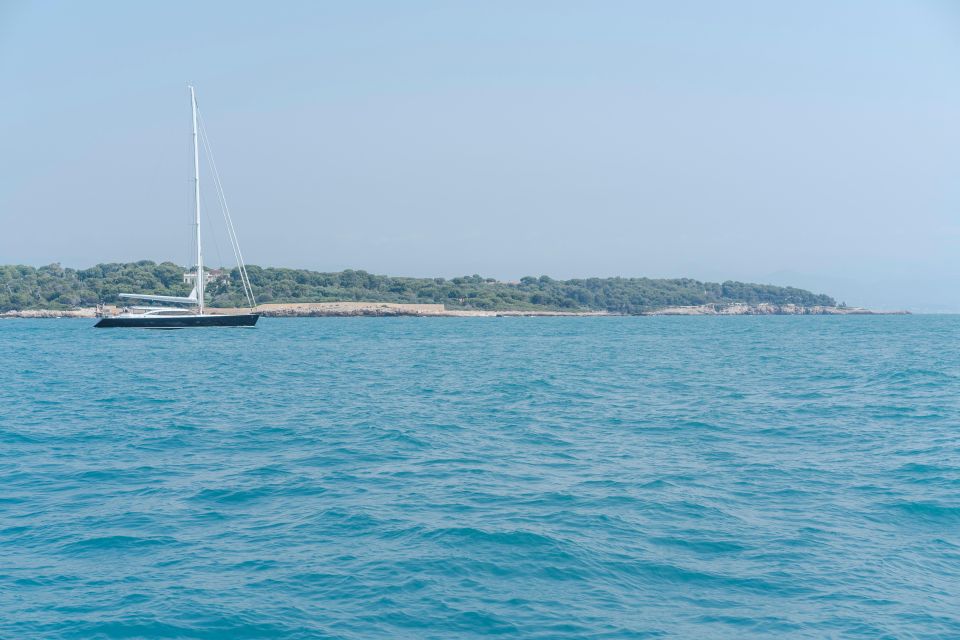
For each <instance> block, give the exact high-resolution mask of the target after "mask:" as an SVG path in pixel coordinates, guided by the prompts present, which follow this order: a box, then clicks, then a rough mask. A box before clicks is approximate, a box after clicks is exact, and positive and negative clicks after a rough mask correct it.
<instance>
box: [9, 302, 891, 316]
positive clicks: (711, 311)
mask: <svg viewBox="0 0 960 640" xmlns="http://www.w3.org/2000/svg"><path fill="white" fill-rule="evenodd" d="M256 310H257V312H259V313H261V314H262V315H263V316H264V317H276V318H311V317H312V318H317V317H348V316H350V317H352V316H373V317H388V316H419V317H448V318H449V317H454V318H492V317H534V316H536V317H568V316H576V317H581V316H615V315H620V314H616V313H609V312H607V311H547V310H543V311H540V310H500V311H479V310H467V309H447V308H445V307H444V305H442V304H397V303H379V302H317V303H299V304H263V305H260V306H258V307H257V309H256ZM247 311H248V310H247V309H216V308H208V309H207V312H208V313H239V312H247ZM117 313H119V309H117V308H116V307H104V308H102V309H100V310H98V309H97V308H95V307H85V308H81V309H68V310H50V309H22V310H15V311H6V312H3V313H0V318H2V319H7V318H96V317H98V315H100V314H102V315H116V314H117ZM908 313H909V312H908V311H871V310H870V309H863V308H858V307H824V306H810V307H807V306H801V305H793V304H786V305H776V304H769V303H760V304H756V305H751V304H744V303H732V304H705V305H699V306H690V307H665V308H663V309H657V310H656V311H648V312H645V313H642V314H639V315H644V316H769V315H781V316H782V315H791V316H793V315H837V316H848V315H903V314H908Z"/></svg>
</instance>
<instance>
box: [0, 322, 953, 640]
mask: <svg viewBox="0 0 960 640" xmlns="http://www.w3.org/2000/svg"><path fill="white" fill-rule="evenodd" d="M93 323H94V321H93V320H67V319H60V320H7V321H2V320H0V637H2V638H16V639H20V638H82V639H90V638H208V639H213V638H229V639H234V638H291V639H293V638H344V639H361V638H362V639H367V638H415V639H423V638H437V639H447V638H480V637H487V636H499V637H505V638H542V639H551V640H552V639H565V638H577V639H580V638H585V639H589V638H598V639H599V638H958V637H960V316H840V317H838V316H798V317H781V316H776V317H749V316H747V317H672V318H670V317H582V318H575V317H563V318H523V317H520V318H517V317H511V318H291V319H276V318H264V319H262V320H261V321H260V324H259V325H258V326H257V327H256V328H254V329H188V330H182V331H149V330H133V329H113V330H99V329H98V330H95V329H93Z"/></svg>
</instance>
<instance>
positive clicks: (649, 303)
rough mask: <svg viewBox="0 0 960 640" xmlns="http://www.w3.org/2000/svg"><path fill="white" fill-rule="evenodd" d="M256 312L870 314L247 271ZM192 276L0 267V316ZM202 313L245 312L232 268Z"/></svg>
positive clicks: (649, 291)
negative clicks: (205, 310)
mask: <svg viewBox="0 0 960 640" xmlns="http://www.w3.org/2000/svg"><path fill="white" fill-rule="evenodd" d="M247 271H248V273H249V277H250V282H251V284H252V285H253V290H254V295H255V297H256V299H257V302H258V303H259V306H258V311H260V312H261V313H262V314H263V315H267V316H271V315H272V316H328V315H334V316H336V315H426V316H451V315H452V316H488V315H490V316H493V315H747V314H757V315H768V314H791V315H795V314H804V315H805V314H844V315H846V314H856V313H861V314H862V313H871V312H870V311H867V310H865V309H857V308H850V307H847V306H846V305H844V304H837V302H836V301H835V300H834V299H833V298H831V297H830V296H827V295H823V294H815V293H811V292H810V291H805V290H803V289H797V288H794V287H779V286H773V285H763V284H751V283H743V282H732V281H727V282H723V283H715V282H700V281H698V280H693V279H689V278H677V279H653V278H619V277H618V278H585V279H573V280H555V279H553V278H550V277H548V276H539V277H532V276H528V277H525V278H521V279H520V280H519V281H515V282H503V281H498V280H495V279H493V278H483V277H481V276H478V275H472V276H463V277H458V278H451V279H445V278H406V277H393V276H383V275H374V274H371V273H367V272H365V271H354V270H346V271H341V272H336V273H321V272H316V271H308V270H304V269H284V268H264V267H258V266H254V265H249V266H248V267H247ZM195 277H196V276H195V275H194V274H192V273H190V272H189V271H188V269H187V268H185V267H182V266H179V265H176V264H173V263H171V262H163V263H159V264H158V263H155V262H151V261H148V260H142V261H139V262H131V263H110V264H98V265H96V266H94V267H90V268H88V269H71V268H65V267H62V266H60V265H59V264H51V265H47V266H45V267H39V268H35V267H30V266H23V265H8V266H0V315H3V316H5V317H65V316H66V317H70V316H79V317H85V316H92V315H94V314H95V313H96V309H97V308H98V307H99V308H100V309H101V311H102V312H104V313H111V312H112V311H113V309H114V308H115V307H116V305H117V302H118V300H119V298H118V294H119V293H120V291H128V292H151V293H156V294H161V295H171V296H184V295H187V294H188V293H189V291H190V289H191V288H192V286H193V282H192V280H191V278H194V279H195ZM206 280H207V285H206V286H207V296H208V305H209V306H208V309H209V310H210V311H212V312H215V311H216V309H217V308H220V309H223V310H224V311H226V310H228V309H231V308H238V307H241V306H243V289H242V286H241V284H240V276H239V272H238V271H237V270H236V269H233V270H229V269H209V270H207V271H206Z"/></svg>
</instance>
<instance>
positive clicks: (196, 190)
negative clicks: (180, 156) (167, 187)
mask: <svg viewBox="0 0 960 640" xmlns="http://www.w3.org/2000/svg"><path fill="white" fill-rule="evenodd" d="M190 106H191V108H192V113H193V198H194V201H195V203H196V207H197V208H196V217H195V218H194V223H193V224H194V226H195V227H196V229H197V302H198V304H199V305H200V313H201V315H202V314H203V290H204V288H205V286H204V285H205V284H206V283H205V282H204V278H203V245H202V244H201V243H200V144H199V142H198V141H197V94H196V92H194V90H193V86H190Z"/></svg>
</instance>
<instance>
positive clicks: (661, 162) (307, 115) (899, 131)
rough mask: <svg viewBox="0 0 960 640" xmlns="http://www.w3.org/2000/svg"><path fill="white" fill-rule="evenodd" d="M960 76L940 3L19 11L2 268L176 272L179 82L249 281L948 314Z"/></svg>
mask: <svg viewBox="0 0 960 640" xmlns="http://www.w3.org/2000/svg"><path fill="white" fill-rule="evenodd" d="M958 72H960V3H956V2H952V1H950V0H943V1H935V0H929V1H924V0H912V1H911V0H898V1H884V0H863V1H852V0H851V1H843V0H823V1H815V0H813V1H811V0H805V1H803V2H766V1H762V0H757V1H755V2H737V1H726V2H715V1H713V0H710V1H706V0H705V1H702V2H693V1H674V0H671V1H670V2H640V1H629V2H584V1H581V2H569V3H568V2H556V1H550V2H473V3H464V2H450V1H442V2H435V3H434V2H395V1H391V2H324V3H321V2H303V3H293V2H284V3H280V2H277V3H267V2H258V3H238V2H228V3H227V2H225V3H213V2H184V3H175V2H154V3H145V2H95V1H91V2H37V3H30V4H28V3H25V2H24V3H17V2H13V3H11V2H9V0H8V1H6V2H0V87H2V89H0V263H25V264H33V265H41V264H46V263H50V262H54V261H59V262H61V263H63V264H64V265H67V266H80V267H83V266H89V265H91V264H94V263H96V262H106V261H122V260H133V259H142V258H149V259H153V260H173V261H176V262H179V263H188V262H189V261H190V251H189V246H190V228H189V226H188V222H189V217H190V207H191V200H190V198H191V185H190V182H189V178H190V176H191V172H192V165H191V162H192V159H191V156H190V153H191V152H190V113H189V99H188V93H187V89H186V84H187V82H193V83H194V84H196V86H197V90H198V96H199V101H200V107H201V111H202V113H203V114H204V118H205V120H206V122H207V125H208V128H209V132H210V136H211V139H212V141H213V144H214V150H215V152H216V155H217V163H218V166H219V169H220V172H221V175H222V178H223V181H224V187H225V189H226V193H227V197H228V200H229V202H230V204H231V209H232V212H233V214H234V219H235V221H236V223H237V226H238V233H239V235H240V240H241V243H242V245H243V249H244V253H245V255H246V257H247V259H248V261H249V262H252V263H257V264H268V265H277V266H294V267H308V268H312V269H319V270H325V271H332V270H340V269H343V268H355V269H366V270H368V271H373V272H377V273H389V274H394V275H413V276H448V277H449V276H455V275H462V274H472V273H480V274H482V275H486V276H492V277H497V278H502V279H517V278H519V277H520V276H523V275H539V274H541V273H546V274H550V275H552V276H554V277H561V278H567V277H584V276H593V275H598V276H605V275H625V276H653V277H675V276H689V277H695V278H700V279H707V280H724V279H743V280H750V281H761V282H771V283H774V284H795V285H798V286H804V287H809V288H813V289H816V290H818V291H823V292H826V293H830V294H832V295H835V296H836V297H838V298H840V299H844V300H846V301H847V302H848V303H850V304H864V305H872V306H877V307H908V308H912V309H915V310H960V73H958ZM205 199H206V202H207V203H208V204H209V205H211V206H212V205H214V204H215V198H214V194H213V192H212V191H208V192H207V195H206V197H205ZM211 213H216V212H215V211H213V210H211ZM217 215H218V214H217ZM207 220H209V221H211V222H218V219H217V218H213V217H212V216H208V217H207ZM206 233H207V236H208V238H210V240H208V242H207V245H208V247H209V248H208V251H207V253H208V256H209V257H210V260H211V261H212V262H219V261H220V260H219V259H218V256H222V258H223V262H224V263H229V260H228V258H229V256H230V250H229V245H228V244H227V242H226V235H225V234H224V232H223V231H222V224H218V225H215V226H214V225H211V227H210V229H209V230H208V231H206ZM213 234H216V235H213Z"/></svg>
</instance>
